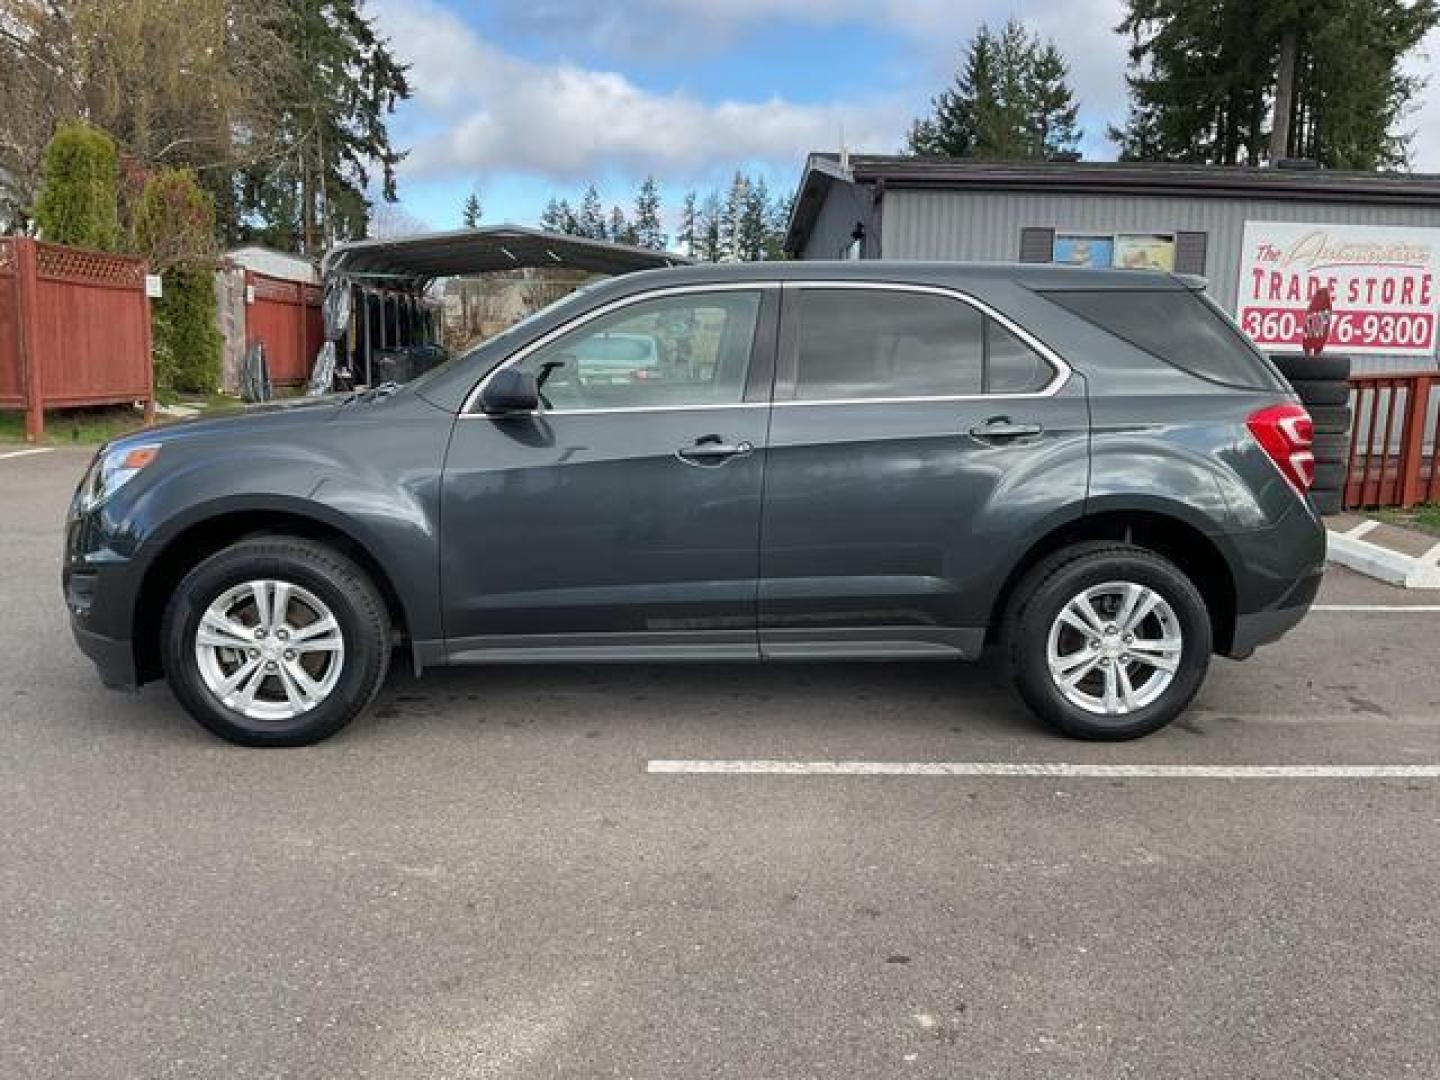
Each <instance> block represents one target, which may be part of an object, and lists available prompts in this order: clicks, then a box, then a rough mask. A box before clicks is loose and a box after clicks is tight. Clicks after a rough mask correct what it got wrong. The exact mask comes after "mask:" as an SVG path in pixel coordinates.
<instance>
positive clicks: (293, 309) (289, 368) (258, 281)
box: [245, 270, 325, 386]
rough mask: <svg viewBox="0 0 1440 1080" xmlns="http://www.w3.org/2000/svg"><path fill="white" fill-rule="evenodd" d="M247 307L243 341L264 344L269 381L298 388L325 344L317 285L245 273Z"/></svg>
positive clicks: (307, 376)
mask: <svg viewBox="0 0 1440 1080" xmlns="http://www.w3.org/2000/svg"><path fill="white" fill-rule="evenodd" d="M245 285H246V293H247V297H246V300H247V304H246V308H245V323H246V327H245V337H246V339H247V344H248V343H249V342H255V341H263V342H264V343H265V359H266V362H267V363H268V364H269V366H270V381H271V382H273V383H276V384H278V385H281V386H284V385H291V386H294V385H298V384H300V383H303V382H305V381H306V380H307V379H309V378H310V368H311V366H312V365H313V364H314V363H315V354H316V353H318V352H319V351H320V346H321V345H323V344H324V343H325V320H324V317H323V316H322V315H321V313H320V298H321V295H322V294H321V291H320V288H319V286H316V285H302V284H300V283H299V282H296V281H285V280H283V279H281V278H274V277H269V276H268V275H266V274H257V273H255V272H254V271H253V270H247V271H246V272H245Z"/></svg>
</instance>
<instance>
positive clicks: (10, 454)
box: [0, 446, 54, 461]
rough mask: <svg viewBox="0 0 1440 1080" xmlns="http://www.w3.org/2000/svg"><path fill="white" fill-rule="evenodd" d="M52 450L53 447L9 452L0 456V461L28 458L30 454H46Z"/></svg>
mask: <svg viewBox="0 0 1440 1080" xmlns="http://www.w3.org/2000/svg"><path fill="white" fill-rule="evenodd" d="M53 449H54V447H51V446H32V447H30V449H28V450H11V451H8V452H7V453H4V454H0V461H4V460H5V459H6V458H12V457H29V456H30V455H31V454H48V453H50V451H51V450H53Z"/></svg>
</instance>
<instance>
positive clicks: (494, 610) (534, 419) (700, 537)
mask: <svg viewBox="0 0 1440 1080" xmlns="http://www.w3.org/2000/svg"><path fill="white" fill-rule="evenodd" d="M777 310H778V290H777V289H774V288H767V287H765V286H762V285H754V284H746V285H744V286H737V287H733V288H732V287H727V286H724V285H720V286H705V287H684V288H675V289H670V290H663V291H659V292H652V293H646V294H641V295H637V296H633V297H627V298H623V299H620V300H617V301H613V302H611V303H609V304H606V305H602V306H601V307H599V308H597V309H595V310H592V311H590V312H588V313H586V314H583V315H581V316H579V317H577V319H576V320H574V321H573V322H571V323H570V324H567V325H566V326H564V327H561V328H560V329H559V330H557V331H553V332H551V333H550V334H548V335H546V336H545V337H544V338H542V339H540V340H539V341H537V342H534V343H532V344H531V345H529V346H526V347H524V348H522V349H521V350H520V351H519V352H518V353H517V354H516V355H515V356H512V357H511V358H510V359H509V360H507V361H506V363H507V365H514V366H517V367H519V368H520V369H522V370H525V371H529V372H531V373H533V374H534V375H535V376H536V378H537V380H538V381H539V382H540V383H541V393H542V407H541V409H540V410H539V411H538V412H536V413H534V414H530V415H523V416H503V417H492V416H487V415H485V414H483V413H480V412H475V411H467V412H465V413H463V414H462V415H461V416H460V417H459V418H458V419H457V421H456V423H455V428H454V434H453V436H452V438H451V444H450V449H449V452H448V455H447V459H446V465H445V472H444V478H443V494H442V499H443V503H442V513H441V520H442V533H443V535H442V543H441V584H442V592H443V604H444V612H445V634H446V643H447V652H448V654H449V656H450V658H451V659H452V660H453V661H456V662H470V661H484V660H487V659H506V660H517V659H537V660H538V659H576V658H580V659H584V658H590V659H622V658H624V659H644V658H647V657H652V658H663V657H670V658H674V657H696V658H702V657H738V658H743V657H754V656H755V655H756V652H757V641H756V593H757V570H758V562H759V523H760V495H761V481H762V476H763V472H764V460H765V437H766V423H767V416H768V409H769V393H770V388H771V384H772V381H773V375H774V353H775V325H776V319H777ZM476 396H477V395H473V394H472V399H473V398H474V397H476Z"/></svg>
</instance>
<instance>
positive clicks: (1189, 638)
mask: <svg viewBox="0 0 1440 1080" xmlns="http://www.w3.org/2000/svg"><path fill="white" fill-rule="evenodd" d="M1117 582H1118V583H1126V584H1131V585H1138V586H1141V587H1143V588H1145V589H1148V590H1151V591H1152V592H1153V593H1155V594H1157V595H1158V596H1159V598H1160V599H1161V600H1162V601H1163V602H1164V605H1165V608H1166V614H1167V616H1168V619H1162V616H1161V615H1159V614H1157V615H1154V616H1146V618H1145V619H1144V620H1143V621H1142V623H1141V625H1140V626H1139V627H1137V629H1141V630H1143V631H1145V632H1144V633H1143V634H1142V635H1141V636H1142V637H1145V638H1152V639H1155V640H1158V639H1156V638H1155V637H1154V635H1155V632H1156V630H1158V632H1159V635H1160V638H1164V637H1166V636H1169V635H1170V629H1177V628H1178V631H1179V633H1180V636H1181V644H1180V656H1179V659H1178V663H1177V664H1176V667H1175V670H1174V672H1173V674H1172V675H1171V677H1170V679H1169V681H1168V684H1165V685H1163V686H1160V687H1152V689H1155V690H1157V693H1156V696H1155V697H1154V698H1153V699H1152V700H1149V701H1141V703H1140V704H1139V705H1138V706H1137V707H1135V708H1133V709H1131V710H1130V711H1128V712H1125V713H1123V714H1110V715H1106V714H1105V713H1103V712H1095V711H1091V710H1088V709H1086V708H1084V707H1082V706H1081V705H1079V704H1077V703H1076V702H1075V701H1074V700H1072V699H1071V698H1070V697H1068V696H1067V695H1066V693H1065V692H1064V691H1062V690H1061V688H1060V687H1059V686H1058V685H1057V683H1056V680H1055V677H1053V676H1052V675H1051V671H1050V657H1049V651H1050V648H1051V645H1052V635H1053V636H1054V637H1055V643H1056V644H1057V645H1061V646H1064V645H1065V643H1066V642H1067V641H1069V642H1070V643H1071V644H1074V645H1075V651H1073V652H1069V653H1068V655H1069V656H1071V657H1081V654H1082V653H1083V652H1085V651H1086V650H1088V649H1090V648H1092V647H1093V646H1091V645H1090V644H1089V643H1088V642H1086V641H1085V639H1084V635H1076V634H1075V632H1074V631H1073V630H1071V629H1070V628H1069V627H1068V626H1064V625H1062V624H1060V622H1059V620H1060V615H1061V611H1062V610H1063V609H1065V608H1066V607H1067V605H1069V604H1070V602H1071V601H1072V600H1075V599H1077V598H1079V597H1081V596H1083V595H1084V594H1086V592H1087V590H1093V589H1097V588H1100V587H1103V586H1106V585H1108V584H1110V583H1117ZM1107 599H1108V598H1107V597H1100V598H1097V602H1098V603H1101V604H1102V605H1103V604H1104V603H1105V601H1106V600H1107ZM1092 610H1096V609H1094V608H1092ZM1157 610H1158V609H1157ZM1096 613H1097V614H1098V613H1099V612H1098V611H1097V612H1096ZM1152 619H1153V620H1154V621H1153V622H1152ZM1167 623H1168V626H1169V628H1170V629H1167V628H1166V627H1167ZM1116 625H1117V626H1118V625H1119V624H1118V623H1117V624H1116ZM1076 638H1078V639H1079V640H1078V642H1076V641H1074V640H1072V639H1076ZM1003 640H1004V642H1005V654H1006V660H1007V663H1008V665H1009V669H1010V676H1011V679H1012V681H1013V682H1014V685H1015V688H1016V690H1017V691H1018V692H1019V694H1020V697H1021V698H1022V699H1023V700H1024V701H1025V703H1026V704H1027V705H1028V706H1029V707H1030V709H1031V711H1032V712H1034V713H1035V715H1036V716H1038V717H1039V718H1040V719H1041V720H1043V721H1045V722H1046V723H1047V724H1049V725H1051V726H1052V727H1054V728H1055V729H1057V730H1058V731H1060V732H1062V733H1064V734H1066V735H1069V736H1071V737H1072V738H1076V739H1090V740H1100V741H1107V742H1110V741H1118V740H1122V739H1135V738H1139V737H1140V736H1142V735H1148V734H1150V733H1151V732H1152V731H1157V730H1159V729H1160V728H1162V727H1164V726H1165V725H1166V724H1168V723H1170V721H1172V720H1174V719H1175V717H1177V716H1178V715H1180V713H1181V712H1183V711H1184V709H1185V707H1186V706H1187V705H1189V704H1190V701H1191V699H1192V698H1194V696H1195V693H1196V691H1198V690H1199V689H1200V684H1201V682H1203V681H1204V678H1205V672H1206V670H1207V669H1208V668H1209V665H1210V652H1211V647H1212V636H1211V627H1210V614H1209V612H1208V611H1207V609H1206V607H1205V601H1204V600H1203V599H1202V598H1201V596H1200V593H1199V592H1198V591H1197V590H1196V588H1195V585H1194V584H1193V583H1192V582H1191V581H1190V579H1189V578H1187V577H1186V576H1185V574H1184V573H1182V572H1181V571H1180V569H1179V568H1178V567H1176V566H1175V564H1174V563H1172V562H1170V561H1169V560H1168V559H1165V558H1163V557H1161V556H1160V555H1157V554H1155V553H1154V552H1152V551H1149V550H1147V549H1145V548H1140V547H1135V546H1133V545H1130V544H1117V543H1108V542H1096V543H1087V544H1079V545H1077V546H1075V547H1072V548H1066V549H1065V550H1063V551H1059V552H1056V553H1055V554H1054V555H1051V556H1050V557H1049V558H1047V559H1045V560H1043V561H1042V562H1041V563H1040V564H1039V565H1038V566H1036V567H1035V568H1034V569H1033V570H1031V571H1030V572H1029V573H1028V574H1027V575H1026V576H1025V578H1024V579H1023V580H1022V581H1021V583H1020V585H1019V586H1018V587H1017V588H1016V590H1015V594H1014V596H1013V597H1012V599H1011V601H1010V604H1009V605H1008V610H1007V613H1006V616H1005V622H1004V634H1003ZM1122 642H1123V638H1116V637H1115V636H1113V635H1109V636H1107V637H1106V638H1105V643H1104V644H1103V645H1102V646H1101V648H1102V649H1104V650H1106V651H1107V652H1108V651H1111V650H1116V649H1120V648H1122V647H1123V645H1122ZM1132 647H1133V646H1132ZM1124 655H1125V654H1123V653H1121V654H1120V656H1124ZM1083 662H1084V663H1091V661H1090V660H1089V659H1085V660H1084V661H1083ZM1110 663H1114V664H1117V665H1118V664H1119V663H1120V657H1119V656H1117V657H1115V658H1114V659H1113V660H1112V659H1110V658H1108V657H1106V658H1102V659H1100V660H1098V661H1095V662H1094V663H1091V666H1090V668H1089V669H1088V674H1086V675H1085V676H1084V678H1083V679H1082V680H1081V682H1080V684H1079V686H1078V687H1077V691H1080V692H1082V693H1083V692H1084V688H1085V687H1086V686H1088V685H1091V684H1092V682H1093V680H1096V679H1098V680H1099V682H1098V683H1096V684H1094V685H1093V686H1092V688H1093V689H1095V690H1096V691H1097V694H1096V695H1095V696H1096V697H1097V698H1098V697H1099V696H1100V694H1101V693H1103V691H1101V687H1102V686H1103V683H1104V681H1105V679H1106V678H1108V677H1102V676H1100V675H1099V672H1100V671H1101V670H1102V669H1101V668H1099V667H1098V666H1096V664H1106V665H1108V664H1110ZM1126 667H1127V671H1128V670H1131V669H1134V670H1135V677H1139V676H1140V675H1141V674H1142V671H1141V667H1142V666H1141V665H1137V664H1135V662H1134V661H1133V660H1132V661H1129V663H1128V664H1127V666H1126ZM1115 670H1116V671H1117V672H1118V670H1119V668H1118V667H1117V668H1116V669H1115ZM1144 670H1148V671H1149V672H1150V673H1151V674H1150V675H1148V676H1146V682H1145V683H1143V684H1136V685H1135V690H1136V692H1137V693H1139V694H1143V693H1144V692H1145V689H1146V688H1147V687H1150V686H1151V684H1150V682H1149V679H1150V678H1151V677H1161V676H1162V673H1161V672H1160V670H1159V669H1158V668H1153V667H1152V668H1146V669H1144ZM1162 681H1163V680H1162ZM1117 685H1118V678H1117Z"/></svg>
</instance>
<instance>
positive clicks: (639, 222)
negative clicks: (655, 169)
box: [635, 176, 665, 251]
mask: <svg viewBox="0 0 1440 1080" xmlns="http://www.w3.org/2000/svg"><path fill="white" fill-rule="evenodd" d="M635 243H636V244H638V245H639V246H640V247H644V248H649V249H651V250H652V251H664V250H665V230H664V228H663V227H662V226H661V224H660V192H659V190H658V189H657V188H656V186H655V178H654V177H653V176H647V177H645V182H644V183H642V184H641V185H640V190H639V191H638V192H637V193H636V195H635Z"/></svg>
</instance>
